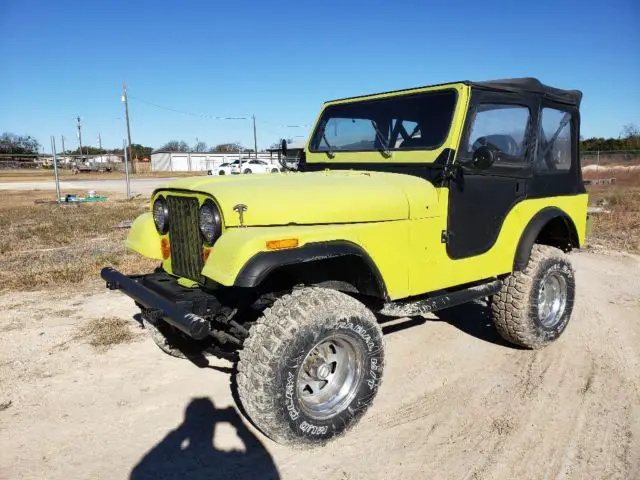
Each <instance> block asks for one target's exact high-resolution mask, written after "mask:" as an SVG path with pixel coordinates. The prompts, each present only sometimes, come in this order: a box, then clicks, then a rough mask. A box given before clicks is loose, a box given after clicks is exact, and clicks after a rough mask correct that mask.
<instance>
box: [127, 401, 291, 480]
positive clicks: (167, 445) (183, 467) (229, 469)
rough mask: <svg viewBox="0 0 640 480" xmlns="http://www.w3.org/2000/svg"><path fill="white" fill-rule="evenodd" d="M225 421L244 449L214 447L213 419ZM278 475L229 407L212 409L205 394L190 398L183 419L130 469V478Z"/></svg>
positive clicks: (267, 477)
mask: <svg viewBox="0 0 640 480" xmlns="http://www.w3.org/2000/svg"><path fill="white" fill-rule="evenodd" d="M225 422H226V423H229V424H230V425H231V426H233V427H234V428H235V430H236V433H237V435H238V437H239V438H240V440H241V441H242V443H243V444H244V448H245V450H244V451H242V450H230V451H223V450H217V449H216V448H215V447H214V446H213V438H214V437H213V436H214V434H215V426H216V424H217V423H225ZM223 478H224V479H229V480H231V479H239V480H240V479H265V480H271V479H279V478H280V476H279V474H278V470H277V468H276V466H275V464H274V463H273V459H272V458H271V455H270V454H269V452H267V450H266V448H265V447H264V445H262V443H261V442H260V440H258V438H257V437H256V436H255V435H254V434H253V433H251V431H250V430H249V429H248V428H247V427H246V426H245V424H244V423H243V422H242V420H241V418H240V416H239V415H238V413H237V412H236V410H235V409H234V408H233V407H228V408H225V409H222V410H219V409H216V408H215V406H214V405H213V402H211V400H209V399H208V398H194V399H193V400H192V401H191V402H190V403H189V405H188V406H187V408H186V409H185V414H184V421H183V422H182V424H181V425H180V426H179V427H178V428H176V429H175V430H173V431H171V432H169V433H168V434H167V436H166V437H165V438H164V439H162V441H161V442H160V443H158V444H157V445H156V446H155V447H153V448H152V449H151V450H150V451H149V452H148V453H147V454H146V455H145V456H144V457H143V458H142V459H141V460H140V462H138V464H137V465H136V466H135V467H134V468H133V470H132V471H131V476H130V479H131V480H148V479H153V480H170V479H184V480H187V479H203V480H215V479H223Z"/></svg>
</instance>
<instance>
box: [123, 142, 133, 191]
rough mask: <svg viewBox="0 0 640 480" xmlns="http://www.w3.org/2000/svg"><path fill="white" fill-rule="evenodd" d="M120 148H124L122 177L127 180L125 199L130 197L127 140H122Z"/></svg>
mask: <svg viewBox="0 0 640 480" xmlns="http://www.w3.org/2000/svg"><path fill="white" fill-rule="evenodd" d="M122 147H123V148H122V150H124V178H125V181H126V182H127V200H130V199H131V185H130V184H129V155H127V153H128V152H127V141H126V140H122Z"/></svg>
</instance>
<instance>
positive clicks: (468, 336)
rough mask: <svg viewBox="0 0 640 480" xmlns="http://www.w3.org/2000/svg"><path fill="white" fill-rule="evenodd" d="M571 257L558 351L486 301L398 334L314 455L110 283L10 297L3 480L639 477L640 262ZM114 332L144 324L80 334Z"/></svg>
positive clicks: (2, 341) (4, 357)
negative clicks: (112, 322) (158, 338)
mask: <svg viewBox="0 0 640 480" xmlns="http://www.w3.org/2000/svg"><path fill="white" fill-rule="evenodd" d="M571 257H572V261H573V262H574V265H575V267H576V270H577V282H578V298H577V301H576V308H575V311H574V316H573V319H572V321H571V323H570V324H569V328H568V330H567V331H566V332H565V334H564V336H563V337H562V338H561V339H560V340H559V341H558V342H557V343H555V344H553V345H552V346H550V347H548V348H546V349H544V350H541V351H537V352H532V351H526V350H519V349H516V348H513V347H510V346H508V345H506V344H504V343H503V342H502V341H501V340H500V339H499V338H498V337H497V334H496V332H495V330H494V328H493V327H492V326H491V325H490V324H489V323H488V319H487V310H486V307H485V306H483V305H482V304H479V303H478V304H471V305H467V306H463V307H459V308H455V309H451V310H449V311H445V312H440V313H439V314H438V317H433V318H431V319H429V320H427V321H425V322H422V321H409V322H406V321H405V322H394V323H392V324H385V327H384V328H385V333H386V334H387V335H386V342H387V366H386V371H385V380H384V382H383V385H382V387H381V389H380V392H379V394H378V397H377V398H376V400H375V402H374V405H373V407H372V408H371V409H370V410H369V411H368V413H367V415H366V416H365V417H364V418H363V420H362V422H361V423H360V424H359V425H358V426H357V427H356V428H355V429H354V430H352V431H351V432H349V433H348V434H347V435H346V436H344V437H343V438H341V439H339V440H338V441H335V442H333V443H331V444H329V445H328V446H326V447H324V448H320V449H316V450H311V451H297V450H290V449H288V448H285V447H282V446H279V445H276V444H274V443H273V442H271V441H270V440H269V439H267V438H265V437H264V436H262V435H261V434H260V433H259V432H257V431H255V430H254V429H253V428H252V427H251V426H250V425H249V424H248V423H247V422H246V420H244V419H243V418H242V416H241V414H240V413H239V412H238V410H237V409H236V408H235V407H234V403H233V398H232V394H231V390H230V388H229V375H228V372H229V370H230V369H231V365H229V364H228V363H225V362H223V361H219V360H215V361H213V362H212V363H211V364H210V365H208V366H205V365H200V366H196V365H194V364H192V363H190V362H188V361H186V360H178V359H174V358H171V357H168V356H166V355H165V354H163V353H162V352H160V350H159V349H158V348H157V347H156V346H155V345H154V344H153V343H152V341H151V340H150V339H149V338H148V337H147V336H146V335H145V333H144V331H143V330H141V329H139V328H138V327H137V326H136V325H137V324H136V322H135V320H133V319H132V316H133V315H134V314H135V313H136V310H135V307H134V305H133V302H131V301H130V300H129V299H127V298H126V297H124V296H122V295H121V294H118V293H114V292H108V291H105V290H104V289H103V287H102V285H101V284H100V283H98V282H94V283H90V284H86V285H84V286H83V287H82V288H79V289H77V290H75V291H73V293H71V294H69V293H62V292H61V291H53V292H51V291H49V292H28V293H20V294H17V293H7V294H4V295H1V296H0V312H1V315H0V478H2V479H51V480H54V479H65V480H66V479H121V478H133V479H146V478H154V479H162V478H184V479H186V478H189V479H191V478H196V479H201V478H202V479H204V478H206V479H214V478H225V479H234V478H258V479H260V478H284V479H316V478H317V479H329V478H332V479H333V478H336V479H396V478H402V479H414V478H415V479H449V478H455V479H538V478H539V479H548V478H559V479H565V478H571V479H602V478H607V479H632V478H640V348H639V347H640V257H638V256H633V255H629V254H611V253H606V252H600V253H592V252H579V253H574V254H572V256H571ZM104 317H117V318H122V319H127V320H130V322H131V331H132V332H134V333H135V338H134V340H133V341H132V342H130V343H123V344H119V345H116V346H113V347H112V348H109V349H105V348H95V347H93V346H91V345H89V344H88V342H87V340H86V339H83V337H82V336H79V335H78V332H79V331H82V327H86V325H87V324H88V323H91V322H96V321H99V319H101V318H104ZM408 326H410V328H406V327H408Z"/></svg>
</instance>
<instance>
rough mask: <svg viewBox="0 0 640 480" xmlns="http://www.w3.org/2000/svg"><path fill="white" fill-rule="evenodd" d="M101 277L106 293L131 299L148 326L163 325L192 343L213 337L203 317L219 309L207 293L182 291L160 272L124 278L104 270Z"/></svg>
mask: <svg viewBox="0 0 640 480" xmlns="http://www.w3.org/2000/svg"><path fill="white" fill-rule="evenodd" d="M100 276H101V277H102V278H103V279H104V280H105V281H106V282H107V287H108V288H109V289H111V290H120V291H121V292H122V293H124V294H125V295H128V296H129V297H131V298H133V300H135V302H136V303H137V304H139V305H140V306H141V307H142V309H143V315H144V316H145V318H146V319H147V320H148V321H150V322H151V323H155V322H157V321H165V322H167V323H169V324H170V325H173V326H174V327H176V328H177V329H178V330H180V331H181V332H183V333H185V334H186V335H188V336H190V337H191V338H193V339H195V340H202V339H203V338H206V337H207V336H209V335H211V334H212V330H211V322H210V321H209V320H207V319H206V318H204V317H211V316H214V315H215V314H216V313H217V312H218V311H219V310H220V308H221V305H220V302H218V300H217V299H216V298H215V297H214V296H213V295H211V294H210V293H205V292H203V291H202V290H200V289H199V288H186V287H183V286H181V285H179V284H178V282H177V281H176V279H175V278H174V277H172V276H171V275H169V274H168V273H166V272H163V271H159V272H155V273H151V274H148V275H134V276H127V275H123V274H122V273H120V272H118V271H117V270H115V269H113V268H111V267H105V268H103V269H102V271H101V272H100Z"/></svg>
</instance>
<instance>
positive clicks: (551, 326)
mask: <svg viewBox="0 0 640 480" xmlns="http://www.w3.org/2000/svg"><path fill="white" fill-rule="evenodd" d="M581 97H582V94H581V93H580V92H579V91H575V90H572V91H569V90H560V89H556V88H552V87H549V86H546V85H543V84H542V83H540V82H539V81H538V80H536V79H530V78H525V79H512V80H497V81H490V82H468V81H467V82H457V83H449V84H443V85H436V86H431V87H421V88H413V89H408V90H401V91H395V92H388V93H380V94H375V95H367V96H363V97H355V98H346V99H342V100H335V101H331V102H327V103H325V104H324V106H323V107H322V110H321V112H320V114H319V116H318V120H317V122H316V124H315V126H314V127H313V129H312V132H311V135H310V137H309V140H308V142H307V145H306V147H305V150H304V153H303V155H302V157H301V158H300V161H299V164H298V170H299V171H295V172H294V171H289V172H283V173H280V174H274V175H237V176H222V177H196V178H186V179H181V180H177V181H174V182H172V183H170V184H168V185H167V186H166V187H163V188H160V189H158V190H157V191H155V192H154V194H153V197H152V199H151V208H150V211H149V212H148V213H144V214H142V215H141V216H140V217H139V218H137V219H136V220H135V222H134V223H133V225H132V227H131V232H130V234H129V237H128V239H127V247H128V248H130V249H132V250H134V251H136V252H138V253H140V254H141V255H144V256H145V257H149V258H152V259H157V260H158V261H159V262H161V266H160V267H159V268H158V269H157V270H156V271H155V272H153V273H150V274H146V275H139V276H125V275H123V274H121V273H119V272H117V271H115V270H113V269H111V268H106V269H104V270H103V271H102V278H103V279H105V280H106V281H107V285H108V287H109V288H111V289H119V290H120V291H122V292H123V293H125V294H126V295H128V296H130V297H132V298H133V299H134V300H135V301H136V303H137V304H138V305H139V306H140V308H141V310H142V316H143V318H144V319H145V323H146V325H147V326H148V328H149V329H150V330H151V333H152V336H153V337H154V339H155V340H156V342H157V343H158V345H159V346H160V347H161V348H163V349H164V350H165V351H166V352H168V353H171V354H173V355H177V356H183V357H193V356H202V355H205V354H214V355H218V356H226V357H229V358H230V359H231V360H233V361H236V362H237V377H236V383H237V391H238V395H239V399H240V402H241V403H242V406H243V407H244V410H245V411H246V413H247V414H248V416H249V417H250V419H251V420H252V421H253V423H254V424H255V425H256V426H257V427H258V428H260V429H261V430H262V431H263V432H264V433H265V434H266V435H267V436H269V437H270V438H272V439H273V440H275V441H278V442H281V443H286V444H322V443H325V442H326V441H328V440H329V439H331V438H333V437H335V436H336V435H339V434H341V433H343V432H344V431H345V430H346V429H348V428H349V427H351V426H353V425H354V424H355V423H356V422H357V420H358V419H359V418H360V417H361V416H362V415H363V414H364V412H365V410H366V409H367V408H368V407H369V405H370V404H371V402H372V400H373V398H374V396H375V394H376V391H377V389H378V387H379V386H380V382H381V379H382V373H383V368H384V343H383V338H382V330H381V327H380V325H379V321H380V320H381V319H383V318H386V317H389V316H391V317H411V316H420V315H425V314H427V313H429V312H432V311H436V310H439V309H443V308H447V307H451V306H454V305H458V304H461V303H465V302H471V301H482V300H483V299H485V298H488V299H489V304H490V309H491V312H492V314H493V320H494V323H495V326H496V328H497V330H498V332H499V333H500V335H502V336H503V337H504V338H505V339H506V340H508V341H509V342H512V343H514V344H517V345H521V346H524V347H528V348H540V347H543V346H545V345H547V344H549V343H551V342H553V341H554V340H556V339H557V338H558V337H559V336H560V335H561V334H562V332H563V331H564V330H565V328H566V326H567V323H568V321H569V318H570V316H571V312H572V309H573V302H574V298H575V280H574V274H573V270H572V268H571V264H570V263H569V260H568V259H567V256H566V255H565V254H566V252H569V251H570V250H571V249H573V248H579V247H580V246H581V245H582V244H583V242H584V239H585V230H586V217H587V215H586V213H587V194H586V192H585V188H584V186H583V182H582V177H581V171H580V157H579V150H578V147H579V143H578V141H579V137H580V116H579V104H580V100H581ZM283 153H284V154H286V143H283ZM283 166H286V163H283ZM478 321H481V319H480V318H479V319H478Z"/></svg>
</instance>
